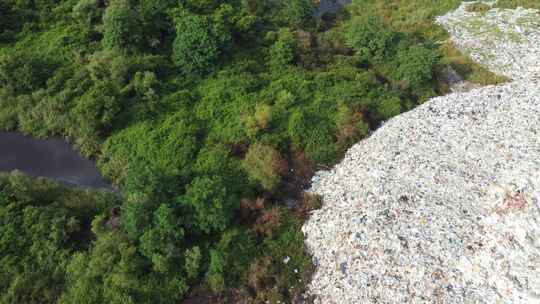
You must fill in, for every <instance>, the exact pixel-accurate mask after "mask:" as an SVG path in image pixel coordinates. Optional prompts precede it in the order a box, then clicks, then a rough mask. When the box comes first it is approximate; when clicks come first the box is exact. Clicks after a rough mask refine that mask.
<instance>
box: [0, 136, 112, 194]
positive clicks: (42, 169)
mask: <svg viewBox="0 0 540 304" xmlns="http://www.w3.org/2000/svg"><path fill="white" fill-rule="evenodd" d="M13 170H19V171H21V172H23V173H25V174H27V175H30V176H36V177H37V176H40V177H46V178H50V179H53V180H56V181H59V182H62V183H65V184H68V185H73V186H80V187H87V188H110V186H109V184H107V183H106V182H105V180H104V179H103V177H102V176H101V175H100V173H99V171H98V170H97V168H96V166H95V164H94V162H92V161H90V160H87V159H85V158H83V157H82V156H81V155H80V154H79V153H78V152H77V151H75V150H73V148H72V146H71V145H70V144H69V143H67V142H66V141H64V140H62V139H60V138H52V139H46V140H43V139H35V138H32V137H29V136H25V135H22V134H19V133H15V132H0V171H3V172H11V171H13Z"/></svg>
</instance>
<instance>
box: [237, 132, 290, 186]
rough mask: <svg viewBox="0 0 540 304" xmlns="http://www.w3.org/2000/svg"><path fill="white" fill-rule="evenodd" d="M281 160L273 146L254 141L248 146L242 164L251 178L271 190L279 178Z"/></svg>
mask: <svg viewBox="0 0 540 304" xmlns="http://www.w3.org/2000/svg"><path fill="white" fill-rule="evenodd" d="M281 162H282V159H281V156H280V155H279V152H278V151H276V150H275V149H274V148H272V147H270V146H266V145H264V144H260V143H255V144H253V145H251V146H250V147H249V150H248V153H247V154H246V157H245V158H244V161H243V166H244V168H245V170H246V172H247V173H248V175H249V177H250V178H251V179H252V180H254V181H257V182H258V183H260V184H261V186H262V187H263V188H264V189H266V190H268V191H272V190H274V189H275V188H276V186H277V185H278V184H279V182H280V180H281V177H280V165H281Z"/></svg>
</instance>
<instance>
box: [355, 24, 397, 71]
mask: <svg viewBox="0 0 540 304" xmlns="http://www.w3.org/2000/svg"><path fill="white" fill-rule="evenodd" d="M345 39H346V42H347V44H348V45H349V46H350V47H352V48H354V49H355V50H356V51H357V52H358V55H360V56H361V57H362V58H365V59H366V60H368V61H372V62H376V63H380V62H383V61H384V60H386V59H388V57H389V53H390V52H391V51H392V48H393V45H394V44H395V39H396V34H395V33H394V32H393V31H392V30H391V29H390V28H389V27H388V26H387V25H385V24H384V21H383V20H382V19H381V18H380V17H376V16H370V17H367V18H364V17H356V18H353V19H352V20H351V21H350V22H349V23H348V25H347V32H346V33H345Z"/></svg>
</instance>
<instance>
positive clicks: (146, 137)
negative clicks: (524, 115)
mask: <svg viewBox="0 0 540 304" xmlns="http://www.w3.org/2000/svg"><path fill="white" fill-rule="evenodd" d="M501 2H502V5H504V6H505V7H508V6H512V5H516V4H519V5H530V6H531V5H532V6H534V5H536V4H535V3H534V1H532V2H531V1H510V0H508V1H501ZM457 5H459V1H455V0H445V1H442V2H441V1H435V0H422V1H416V0H406V1H397V0H396V1H376V0H356V1H353V4H352V5H351V6H350V7H349V8H348V10H347V11H346V12H341V13H339V14H337V15H331V14H327V15H324V16H322V18H319V19H315V18H313V16H314V10H315V9H316V7H315V6H314V4H313V3H312V2H311V1H309V0H276V1H258V0H257V1H256V0H228V1H227V0H108V1H107V0H61V1H59V0H40V1H31V0H22V1H21V0H17V1H15V0H6V1H2V2H1V3H0V129H3V130H18V131H21V132H23V133H26V134H30V135H33V136H37V137H46V136H52V135H59V136H63V137H66V138H69V139H70V140H72V141H73V142H74V143H75V145H76V147H77V148H78V149H79V150H80V151H81V153H83V154H84V155H86V156H93V157H95V158H96V159H97V162H98V166H99V169H100V170H101V172H102V173H103V174H104V175H105V176H106V177H107V178H109V179H110V180H111V181H112V182H114V183H115V184H117V185H119V186H120V188H122V189H123V195H122V197H121V198H120V197H118V196H116V195H113V194H106V193H103V192H99V191H97V192H96V191H94V192H91V191H83V190H75V189H66V188H64V187H61V186H58V185H56V184H54V183H50V182H45V181H42V180H39V181H33V180H31V179H29V178H25V177H22V176H20V175H17V174H16V175H9V176H8V175H3V176H0V229H1V230H0V231H1V234H0V249H1V250H0V259H1V263H0V267H1V269H0V270H1V271H0V294H1V296H0V303H178V301H180V300H182V299H184V298H186V297H188V296H196V295H214V296H216V297H221V299H222V300H223V301H225V299H227V298H228V299H229V300H231V299H234V300H232V301H235V302H243V303H263V302H265V301H270V302H272V303H274V302H277V301H278V300H279V301H282V302H290V301H293V300H294V299H295V298H297V297H299V296H300V294H301V292H302V290H303V287H304V284H305V282H306V281H307V280H309V274H310V271H311V268H312V265H311V261H310V257H309V256H308V255H307V254H306V252H305V251H304V247H303V236H302V233H301V231H300V227H301V225H302V221H303V220H304V219H305V217H306V215H307V213H308V212H309V211H310V210H312V209H313V208H316V207H317V206H318V205H319V202H318V200H317V198H313V197H309V196H308V195H304V196H303V197H302V195H300V193H301V189H302V187H304V186H306V183H307V182H308V180H309V178H310V176H311V174H312V172H313V170H315V169H316V168H318V167H319V166H324V165H331V164H333V163H335V162H336V161H337V160H339V158H340V157H341V156H342V155H343V153H344V151H346V149H347V148H349V147H350V146H351V145H352V144H353V143H355V142H357V141H359V140H360V139H362V138H364V137H365V136H366V135H367V134H368V132H369V130H370V129H373V128H375V127H377V126H378V124H379V123H380V122H381V121H384V120H386V119H389V118H391V117H392V116H395V115H397V114H399V113H401V112H403V111H406V110H409V109H411V108H412V107H414V106H415V105H417V104H420V103H422V102H423V101H425V100H427V99H428V98H430V97H433V96H436V95H438V94H443V93H445V92H446V90H447V86H446V85H445V83H444V81H443V80H442V79H443V77H441V75H442V71H443V70H444V68H445V67H446V66H448V65H452V66H453V67H454V68H455V69H456V70H458V71H459V72H460V73H462V74H463V76H464V77H466V78H467V79H470V80H472V81H477V82H479V83H484V84H485V83H494V82H497V81H501V80H502V79H501V78H499V77H497V76H495V75H492V74H490V73H488V72H486V71H485V70H483V69H481V68H480V67H479V66H477V65H475V64H473V63H472V62H471V61H470V60H467V58H466V57H464V56H463V55H461V54H460V53H459V52H457V51H456V50H455V49H454V48H452V47H451V45H449V44H446V43H445V44H441V43H439V42H440V41H441V39H442V40H444V39H445V38H446V34H445V33H444V31H442V29H440V28H438V27H436V26H435V25H433V23H432V21H433V18H434V16H436V15H438V14H442V13H444V12H445V11H447V10H450V9H452V8H455V7H456V6H457ZM291 197H293V198H296V199H297V200H299V202H298V203H297V204H296V206H293V207H291V206H290V204H289V205H287V204H285V202H286V201H287V200H288V199H289V198H291ZM285 258H287V259H290V260H288V262H287V263H284V262H283V260H284V259H285Z"/></svg>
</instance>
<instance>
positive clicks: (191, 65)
mask: <svg viewBox="0 0 540 304" xmlns="http://www.w3.org/2000/svg"><path fill="white" fill-rule="evenodd" d="M220 35H225V36H226V35H227V34H226V33H218V32H216V31H215V30H214V29H213V28H212V25H211V23H210V20H209V19H208V17H206V16H199V15H193V14H184V15H182V16H181V17H179V18H178V21H177V24H176V38H175V39H174V42H173V52H174V61H175V63H176V64H177V65H178V66H179V67H180V68H182V70H183V72H185V73H193V72H205V71H208V70H209V69H210V67H211V66H212V64H214V63H215V62H216V61H217V59H218V58H219V56H220V54H221V50H222V48H223V47H224V44H225V42H226V41H228V40H229V37H224V36H220Z"/></svg>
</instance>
